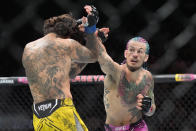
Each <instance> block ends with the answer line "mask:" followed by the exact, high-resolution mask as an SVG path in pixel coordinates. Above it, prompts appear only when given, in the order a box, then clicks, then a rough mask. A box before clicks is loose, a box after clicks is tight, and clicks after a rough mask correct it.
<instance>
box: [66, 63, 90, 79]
mask: <svg viewBox="0 0 196 131" xmlns="http://www.w3.org/2000/svg"><path fill="white" fill-rule="evenodd" d="M86 65H87V64H86V63H71V70H70V72H69V77H70V78H71V79H73V78H75V77H76V75H78V74H79V73H80V72H81V71H82V70H83V69H84V68H85V67H86Z"/></svg>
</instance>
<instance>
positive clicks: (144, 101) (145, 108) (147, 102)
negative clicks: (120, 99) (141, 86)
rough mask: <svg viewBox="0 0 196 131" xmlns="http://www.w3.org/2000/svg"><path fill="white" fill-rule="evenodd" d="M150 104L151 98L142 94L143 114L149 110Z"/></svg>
mask: <svg viewBox="0 0 196 131" xmlns="http://www.w3.org/2000/svg"><path fill="white" fill-rule="evenodd" d="M151 105H152V99H151V98H150V97H149V96H144V98H143V99H142V112H143V113H144V114H145V113H147V112H149V110H150V108H151Z"/></svg>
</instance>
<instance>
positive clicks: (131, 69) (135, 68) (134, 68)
mask: <svg viewBox="0 0 196 131" xmlns="http://www.w3.org/2000/svg"><path fill="white" fill-rule="evenodd" d="M126 65H127V68H128V69H129V70H130V71H131V72H135V71H137V70H139V69H140V68H141V66H139V67H131V66H129V65H128V64H127V63H126Z"/></svg>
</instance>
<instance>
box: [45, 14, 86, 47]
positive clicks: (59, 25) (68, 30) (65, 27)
mask: <svg viewBox="0 0 196 131" xmlns="http://www.w3.org/2000/svg"><path fill="white" fill-rule="evenodd" d="M43 32H44V35H46V34H48V33H55V34H57V36H58V37H61V38H68V37H70V38H72V39H74V40H77V41H78V42H80V43H81V44H84V43H85V34H84V32H82V31H80V30H79V28H78V25H77V23H76V20H75V19H74V18H73V16H72V15H71V14H63V15H60V16H55V17H51V18H49V19H46V20H45V21H44V26H43Z"/></svg>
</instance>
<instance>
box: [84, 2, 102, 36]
mask: <svg viewBox="0 0 196 131" xmlns="http://www.w3.org/2000/svg"><path fill="white" fill-rule="evenodd" d="M90 6H91V9H92V11H91V14H88V15H87V20H88V23H87V24H86V25H87V26H85V32H86V33H87V34H92V33H94V32H95V31H96V24H97V23H98V21H99V16H98V14H99V13H98V11H97V9H96V8H95V6H93V5H90Z"/></svg>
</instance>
